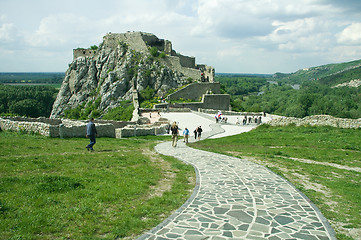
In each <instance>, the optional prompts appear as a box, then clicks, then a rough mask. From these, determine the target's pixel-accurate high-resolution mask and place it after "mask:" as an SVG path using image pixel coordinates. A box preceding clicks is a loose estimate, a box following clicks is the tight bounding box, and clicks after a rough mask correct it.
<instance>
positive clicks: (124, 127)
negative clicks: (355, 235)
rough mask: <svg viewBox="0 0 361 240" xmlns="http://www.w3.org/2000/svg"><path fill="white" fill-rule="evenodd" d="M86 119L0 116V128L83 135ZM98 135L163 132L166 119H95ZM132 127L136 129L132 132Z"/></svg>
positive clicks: (121, 135) (136, 134)
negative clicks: (142, 122)
mask: <svg viewBox="0 0 361 240" xmlns="http://www.w3.org/2000/svg"><path fill="white" fill-rule="evenodd" d="M87 123H88V121H74V120H70V119H45V118H41V119H37V118H18V117H17V118H0V130H2V131H14V132H24V133H35V134H40V135H43V136H47V137H61V138H72V137H85V134H86V125H87ZM95 125H96V129H97V132H98V135H97V136H98V137H111V138H115V137H118V138H119V137H130V136H145V135H159V134H165V133H166V131H167V127H168V120H166V119H163V120H162V121H159V122H156V123H154V124H152V125H150V124H149V125H135V123H134V122H118V121H102V120H96V121H95ZM134 129H136V131H135V132H134Z"/></svg>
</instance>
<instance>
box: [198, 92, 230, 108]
mask: <svg viewBox="0 0 361 240" xmlns="http://www.w3.org/2000/svg"><path fill="white" fill-rule="evenodd" d="M230 101H231V97H230V95H228V94H205V95H203V106H202V108H205V109H218V110H226V111H228V110H230Z"/></svg>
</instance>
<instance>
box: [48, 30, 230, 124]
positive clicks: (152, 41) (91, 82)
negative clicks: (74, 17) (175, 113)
mask: <svg viewBox="0 0 361 240" xmlns="http://www.w3.org/2000/svg"><path fill="white" fill-rule="evenodd" d="M214 74H215V70H214V68H213V67H211V66H207V65H204V64H196V61H195V57H189V56H184V55H182V54H179V53H177V52H176V51H175V50H173V48H172V43H171V41H169V40H164V39H159V38H158V37H157V36H155V35H154V34H151V33H144V32H127V33H108V34H106V35H105V36H104V37H103V42H102V43H101V44H100V45H99V47H98V48H97V49H96V48H95V49H94V48H93V49H81V48H80V49H79V48H78V49H74V50H73V62H72V63H71V64H69V68H68V70H67V71H66V73H65V77H64V81H63V84H62V87H61V89H60V91H59V93H58V96H57V99H56V100H55V102H54V105H53V110H52V113H51V116H50V117H51V118H59V117H64V116H65V115H66V114H65V113H66V112H67V111H68V112H69V111H72V110H74V109H78V111H83V109H85V108H87V109H88V110H87V111H89V112H87V114H89V115H93V116H94V115H95V117H100V118H101V117H102V116H103V115H104V114H106V113H107V112H109V111H110V110H111V109H114V108H117V107H120V106H121V102H124V101H127V100H128V101H129V100H130V101H133V104H134V107H135V110H136V111H137V112H134V113H133V120H137V116H139V115H140V109H139V108H140V105H139V102H138V99H139V94H140V93H141V92H142V91H144V90H145V89H152V90H154V96H155V97H159V98H161V99H164V97H166V100H168V101H166V104H164V102H163V103H162V104H160V105H157V106H156V107H157V108H167V109H169V108H179V107H183V108H190V109H192V110H198V109H199V108H203V109H208V108H209V109H217V110H230V97H229V95H227V94H220V84H219V83H216V82H214ZM186 85H187V87H186V88H184V89H181V88H183V87H184V86H186ZM175 90H177V91H176V92H175V93H173V94H170V92H174V91H175ZM178 99H186V100H191V101H193V102H192V103H191V104H190V103H185V104H182V105H179V104H171V103H170V101H172V102H175V101H177V100H178Z"/></svg>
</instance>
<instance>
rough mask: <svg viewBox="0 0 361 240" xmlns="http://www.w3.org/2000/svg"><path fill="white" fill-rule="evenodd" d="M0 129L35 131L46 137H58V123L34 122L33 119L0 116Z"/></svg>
mask: <svg viewBox="0 0 361 240" xmlns="http://www.w3.org/2000/svg"><path fill="white" fill-rule="evenodd" d="M0 129H1V130H2V131H14V132H25V133H36V134H40V135H43V136H47V137H59V125H51V124H49V123H44V122H35V121H33V119H30V121H21V120H13V119H3V118H0Z"/></svg>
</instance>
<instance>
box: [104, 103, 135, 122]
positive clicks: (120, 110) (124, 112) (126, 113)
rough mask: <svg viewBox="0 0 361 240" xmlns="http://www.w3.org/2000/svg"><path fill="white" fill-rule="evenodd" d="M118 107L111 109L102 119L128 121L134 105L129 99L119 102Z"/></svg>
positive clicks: (131, 115)
mask: <svg viewBox="0 0 361 240" xmlns="http://www.w3.org/2000/svg"><path fill="white" fill-rule="evenodd" d="M120 104H121V105H120V106H119V107H116V108H113V109H111V110H110V111H109V112H108V113H107V114H105V115H104V116H103V119H104V120H116V121H130V120H131V119H132V117H133V111H134V106H133V104H132V103H131V102H130V101H124V102H121V103H120Z"/></svg>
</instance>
